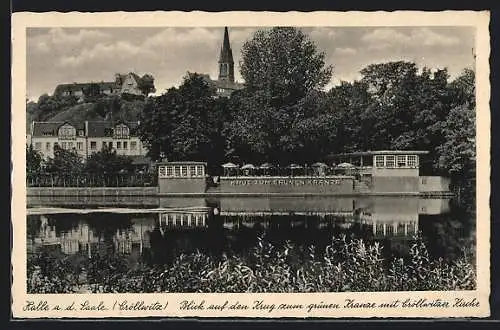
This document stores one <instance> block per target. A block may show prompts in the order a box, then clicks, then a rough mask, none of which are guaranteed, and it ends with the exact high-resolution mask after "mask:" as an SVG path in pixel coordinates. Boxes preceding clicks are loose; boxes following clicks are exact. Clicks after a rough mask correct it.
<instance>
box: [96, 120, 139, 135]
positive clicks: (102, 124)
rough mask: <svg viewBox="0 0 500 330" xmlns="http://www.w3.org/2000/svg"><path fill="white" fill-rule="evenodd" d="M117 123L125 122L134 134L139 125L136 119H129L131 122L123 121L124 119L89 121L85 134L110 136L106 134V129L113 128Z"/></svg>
mask: <svg viewBox="0 0 500 330" xmlns="http://www.w3.org/2000/svg"><path fill="white" fill-rule="evenodd" d="M118 124H125V125H127V126H128V128H129V129H130V134H131V135H134V133H135V132H136V130H137V127H138V126H139V122H137V121H131V122H124V121H116V122H112V121H89V122H88V124H87V136H88V137H105V136H111V135H109V134H106V133H107V132H106V131H107V130H108V129H111V128H114V127H115V126H116V125H118Z"/></svg>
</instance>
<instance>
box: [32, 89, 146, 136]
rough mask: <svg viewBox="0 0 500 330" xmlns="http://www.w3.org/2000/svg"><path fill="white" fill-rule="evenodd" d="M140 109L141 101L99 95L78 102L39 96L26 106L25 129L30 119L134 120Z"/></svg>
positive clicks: (142, 102) (136, 118) (141, 107)
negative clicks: (36, 100)
mask: <svg viewBox="0 0 500 330" xmlns="http://www.w3.org/2000/svg"><path fill="white" fill-rule="evenodd" d="M143 108H144V100H138V99H136V100H134V99H125V98H122V97H118V96H103V97H100V98H96V99H93V100H86V102H84V103H79V102H77V101H76V100H71V99H56V98H54V97H52V96H42V97H40V99H39V100H38V102H36V103H35V102H30V103H28V104H27V106H26V132H27V133H28V134H29V132H30V127H31V122H33V121H71V122H83V121H86V120H110V121H116V120H124V121H136V120H139V116H140V114H141V112H142V110H143Z"/></svg>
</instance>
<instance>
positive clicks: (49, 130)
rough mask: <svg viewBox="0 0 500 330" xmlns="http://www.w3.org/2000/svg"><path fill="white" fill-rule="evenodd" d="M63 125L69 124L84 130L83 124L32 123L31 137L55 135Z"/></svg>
mask: <svg viewBox="0 0 500 330" xmlns="http://www.w3.org/2000/svg"><path fill="white" fill-rule="evenodd" d="M64 124H70V125H72V126H73V127H75V128H76V129H84V128H85V127H84V124H81V123H78V124H75V123H70V122H67V121H34V122H33V131H32V134H31V135H32V136H35V137H36V136H44V135H46V134H49V135H57V130H58V129H59V127H61V126H62V125H64Z"/></svg>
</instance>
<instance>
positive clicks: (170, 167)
mask: <svg viewBox="0 0 500 330" xmlns="http://www.w3.org/2000/svg"><path fill="white" fill-rule="evenodd" d="M172 172H173V169H172V166H167V176H172V174H173V173H172Z"/></svg>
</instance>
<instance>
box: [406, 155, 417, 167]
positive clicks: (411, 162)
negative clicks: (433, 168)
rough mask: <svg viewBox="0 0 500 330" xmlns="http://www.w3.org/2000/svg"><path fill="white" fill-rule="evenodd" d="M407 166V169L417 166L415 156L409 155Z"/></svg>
mask: <svg viewBox="0 0 500 330" xmlns="http://www.w3.org/2000/svg"><path fill="white" fill-rule="evenodd" d="M408 166H409V167H416V166H418V160H417V156H416V155H409V156H408Z"/></svg>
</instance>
